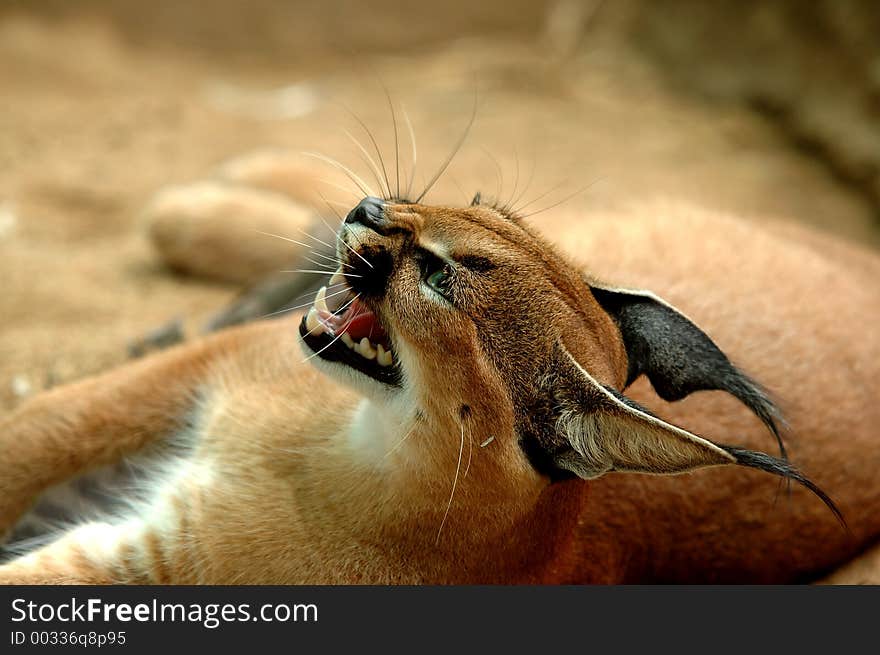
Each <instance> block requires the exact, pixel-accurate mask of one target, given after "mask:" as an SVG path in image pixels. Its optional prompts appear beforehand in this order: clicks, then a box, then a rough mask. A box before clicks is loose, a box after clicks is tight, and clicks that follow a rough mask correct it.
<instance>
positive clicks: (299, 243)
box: [254, 230, 314, 250]
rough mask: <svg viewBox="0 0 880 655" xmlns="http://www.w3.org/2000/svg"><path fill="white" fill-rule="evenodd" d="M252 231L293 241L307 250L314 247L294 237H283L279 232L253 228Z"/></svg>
mask: <svg viewBox="0 0 880 655" xmlns="http://www.w3.org/2000/svg"><path fill="white" fill-rule="evenodd" d="M254 232H256V233H257V234H263V235H265V236H267V237H275V238H276V239H281V240H283V241H290V243H295V244H296V245H298V246H302V247H303V248H308V249H309V250H312V249H313V248H314V246H310V245H309V244H307V243H303V242H302V241H297V240H296V239H291V238H289V237H283V236H281V235H280V234H272V233H271V232H263V231H262V230H254Z"/></svg>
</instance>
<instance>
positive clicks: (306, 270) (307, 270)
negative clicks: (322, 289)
mask: <svg viewBox="0 0 880 655" xmlns="http://www.w3.org/2000/svg"><path fill="white" fill-rule="evenodd" d="M279 273H315V274H317V275H330V274H331V273H333V271H316V270H314V269H311V268H290V269H286V270H282V271H279ZM345 275H346V276H347V277H363V275H355V274H354V273H346V274H345Z"/></svg>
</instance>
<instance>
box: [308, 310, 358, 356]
mask: <svg viewBox="0 0 880 655" xmlns="http://www.w3.org/2000/svg"><path fill="white" fill-rule="evenodd" d="M358 298H360V294H358V295H356V296H355V297H354V298H352V299H351V301H349V302H348V303H347V304H346V305H344V306H343V307H348V306H349V305H351V303H353V302H354V301H355V300H357V299H358ZM343 307H340V308H339V309H338V310H337V312H336V313H338V312H340V311H342V309H343ZM350 324H351V321H350V320H349V321H348V322H347V323H346V324H345V325H343V326H342V328H341V329H340V330H339V334H337V335H336V336H335V337H333V340H332V341H331V342H330V343H328V344H327V345H326V346H324V347H323V348H321V349H320V350H316V351H315V352H313V353H312V354H311V355H309V356H308V357H306V358H305V359H304V360H302V363H305V362H307V361H309V360H310V359H311V358H312V357H315V356H316V355H320V354H321V353H322V352H324V351H325V350H327V349H328V348H329V347H330V346H332V345H333V344H334V343H336V342H337V341H339V339H341V338H342V335H343V334H345V328H347V327H348V326H349V325H350ZM309 334H311V331H309Z"/></svg>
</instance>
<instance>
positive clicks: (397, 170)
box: [382, 84, 400, 198]
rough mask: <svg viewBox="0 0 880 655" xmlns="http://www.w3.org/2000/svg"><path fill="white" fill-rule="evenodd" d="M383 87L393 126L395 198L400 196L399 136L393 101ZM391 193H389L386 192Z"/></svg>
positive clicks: (386, 89)
mask: <svg viewBox="0 0 880 655" xmlns="http://www.w3.org/2000/svg"><path fill="white" fill-rule="evenodd" d="M382 86H383V87H384V88H385V97H386V98H388V107H389V108H390V109H391V124H392V125H393V126H394V171H395V175H396V176H397V190H396V196H395V197H396V198H400V137H399V135H398V133H397V114H396V113H395V112H394V103H393V102H391V94H390V93H389V92H388V88H387V87H385V85H384V84H383V85H382ZM388 195H389V196H390V195H391V194H390V193H389V194H388Z"/></svg>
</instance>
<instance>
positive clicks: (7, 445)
mask: <svg viewBox="0 0 880 655" xmlns="http://www.w3.org/2000/svg"><path fill="white" fill-rule="evenodd" d="M241 332H242V330H232V331H229V332H226V333H222V334H218V335H216V336H214V337H212V338H210V339H206V340H203V341H200V342H197V343H194V344H191V345H185V346H181V347H178V348H175V349H172V350H169V351H166V352H163V353H160V354H158V355H155V356H153V357H148V358H145V359H143V360H140V361H137V362H134V363H132V364H129V365H126V366H123V367H121V368H119V369H116V370H113V371H110V372H108V373H105V374H103V375H99V376H97V377H93V378H90V379H85V380H82V381H80V382H77V383H73V384H70V385H66V386H63V387H59V388H57V389H54V390H52V391H49V392H46V393H43V394H41V395H39V396H36V397H34V398H32V399H31V400H29V401H28V402H27V403H25V404H24V405H22V406H21V407H20V408H18V409H17V410H16V411H14V412H13V413H12V414H10V415H9V416H6V417H5V418H3V419H2V421H0V452H2V453H3V456H2V457H0V541H2V540H3V538H4V537H5V536H6V535H8V533H9V532H10V530H11V528H12V527H13V526H14V525H15V523H16V522H17V521H18V520H19V519H20V518H21V516H22V515H23V514H24V513H25V512H26V511H27V510H28V508H29V507H30V505H31V504H32V503H33V502H34V500H35V499H36V497H37V496H38V495H39V494H40V493H42V492H43V491H45V490H46V489H47V488H49V487H51V486H53V485H56V484H59V483H61V482H64V481H65V480H68V479H70V478H72V477H74V476H77V475H80V474H82V473H86V472H88V471H90V470H93V469H95V468H97V467H100V466H104V465H107V464H112V463H115V462H118V461H119V460H120V459H122V458H123V457H125V456H126V455H130V454H133V453H136V452H138V451H140V450H141V449H142V448H144V447H146V446H148V445H150V444H153V443H155V442H157V441H160V440H162V439H163V438H164V437H166V436H169V435H172V434H174V433H175V432H177V431H178V430H180V429H181V428H183V427H185V426H186V424H187V421H188V420H189V418H190V416H191V413H192V411H193V409H194V407H195V403H196V402H197V399H198V396H199V392H200V388H201V387H202V386H203V385H205V384H206V378H207V376H208V375H209V371H210V368H211V365H212V362H214V361H215V360H217V359H218V358H220V357H223V356H224V353H229V352H232V351H234V349H235V348H236V345H237V343H238V342H239V341H240V340H241V339H242V337H243V335H242V334H241Z"/></svg>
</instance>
